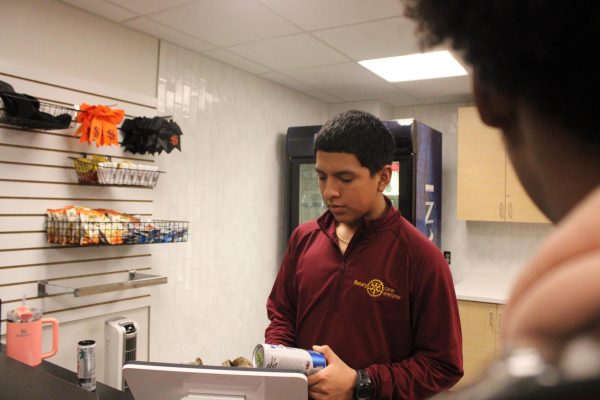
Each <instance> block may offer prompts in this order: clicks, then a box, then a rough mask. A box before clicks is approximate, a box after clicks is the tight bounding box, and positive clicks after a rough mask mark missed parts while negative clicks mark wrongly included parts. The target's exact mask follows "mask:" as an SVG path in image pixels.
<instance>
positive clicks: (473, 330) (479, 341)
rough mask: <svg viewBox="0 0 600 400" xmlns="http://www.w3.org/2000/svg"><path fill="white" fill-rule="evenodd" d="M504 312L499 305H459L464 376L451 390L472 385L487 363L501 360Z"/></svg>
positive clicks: (469, 302) (502, 306)
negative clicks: (501, 334) (501, 333)
mask: <svg viewBox="0 0 600 400" xmlns="http://www.w3.org/2000/svg"><path fill="white" fill-rule="evenodd" d="M503 308H504V305H502V304H494V303H480V302H475V301H463V300H459V301H458V310H459V313H460V323H461V327H462V340H463V366H464V370H465V375H464V376H463V378H462V379H461V380H460V381H459V382H458V383H457V384H456V385H455V386H454V388H453V389H457V388H460V387H462V386H465V385H467V384H469V383H472V382H473V381H474V380H475V379H476V378H477V377H478V376H479V375H481V374H482V373H483V372H485V371H486V368H487V366H488V365H489V364H490V362H492V361H493V360H494V359H495V358H497V357H499V356H500V353H501V346H500V326H501V319H502V310H503Z"/></svg>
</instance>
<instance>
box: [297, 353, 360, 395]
mask: <svg viewBox="0 0 600 400" xmlns="http://www.w3.org/2000/svg"><path fill="white" fill-rule="evenodd" d="M313 350H314V351H318V352H320V353H323V355H324V356H325V359H326V360H327V367H325V368H323V369H322V370H320V371H319V372H317V373H314V374H312V375H310V376H309V377H308V395H309V397H310V398H311V399H314V400H325V399H327V400H350V399H352V394H353V393H354V385H355V383H356V371H355V370H353V369H352V368H350V367H349V366H347V365H346V363H345V362H344V361H342V360H341V359H340V358H339V357H338V356H337V355H336V354H335V353H334V352H333V350H331V348H329V346H313Z"/></svg>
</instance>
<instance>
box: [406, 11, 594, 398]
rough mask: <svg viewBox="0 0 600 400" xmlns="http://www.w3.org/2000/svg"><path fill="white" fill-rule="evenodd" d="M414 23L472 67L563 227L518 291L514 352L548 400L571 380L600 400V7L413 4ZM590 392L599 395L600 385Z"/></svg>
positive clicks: (516, 161) (522, 171)
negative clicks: (524, 353)
mask: <svg viewBox="0 0 600 400" xmlns="http://www.w3.org/2000/svg"><path fill="white" fill-rule="evenodd" d="M406 15H407V16H408V17H410V18H412V19H414V20H415V21H416V22H417V24H418V32H419V35H420V38H421V40H422V44H423V45H424V46H425V47H431V46H435V45H438V44H442V43H450V45H451V46H452V47H453V48H454V50H456V51H457V52H459V53H461V55H462V56H463V57H464V59H465V60H466V61H467V62H468V63H469V64H471V65H472V67H473V74H472V81H473V94H474V98H475V103H476V105H477V108H478V109H479V114H480V116H481V119H482V120H483V122H484V123H486V124H487V125H490V126H493V127H497V128H499V129H500V130H501V131H502V134H503V135H502V136H503V141H504V144H505V146H506V149H507V152H508V154H509V157H510V160H511V161H512V164H513V165H514V167H515V170H516V172H517V175H518V177H519V179H520V181H521V183H522V184H523V186H524V187H525V189H526V191H527V193H528V194H529V195H530V197H531V198H532V199H533V201H534V202H535V203H536V204H537V205H538V207H539V208H540V209H541V210H542V212H543V213H544V214H545V215H546V216H547V217H548V218H549V219H550V220H551V221H552V222H553V223H555V224H556V227H555V229H554V231H553V232H552V233H551V234H550V235H549V237H548V238H547V239H546V240H545V241H544V242H543V243H542V245H541V246H540V248H539V249H538V250H537V252H536V254H535V255H534V256H533V258H532V259H531V260H529V262H528V263H527V264H526V265H525V267H524V269H523V271H522V273H521V274H520V276H519V278H518V279H517V281H516V283H515V285H514V286H513V289H512V293H511V296H510V299H509V303H508V305H507V308H506V309H505V313H504V318H503V322H502V344H503V349H504V352H505V354H507V355H508V354H510V353H511V352H515V351H516V349H524V348H529V349H534V350H535V353H537V355H538V357H539V359H541V360H542V363H541V364H540V363H538V366H541V369H540V368H538V370H537V372H536V373H534V372H533V369H531V371H529V375H528V376H530V377H534V376H536V374H537V378H536V379H537V381H540V379H541V377H542V376H545V378H544V379H546V382H545V385H546V387H549V388H552V387H554V391H552V390H550V391H548V393H557V391H558V390H559V389H557V388H558V387H559V386H560V384H559V382H560V381H562V382H568V381H572V382H580V383H581V384H580V385H579V388H580V392H571V394H570V395H569V397H563V398H575V397H577V396H579V395H581V396H582V398H600V397H596V395H589V393H588V394H586V393H584V392H585V390H584V389H582V388H583V386H585V385H584V383H585V382H590V380H591V379H597V378H598V377H600V361H594V359H596V360H600V350H599V349H600V345H598V343H600V339H598V338H600V336H599V335H597V332H599V328H600V125H599V123H600V107H599V106H598V101H597V100H596V99H595V97H597V94H598V92H599V89H600V87H599V86H600V85H599V76H598V74H599V72H600V63H599V59H600V58H599V57H597V55H594V54H595V52H596V51H597V50H598V49H600V3H598V2H589V1H583V0H573V1H568V2H567V1H558V0H546V1H540V0H538V1H533V0H485V1H482V0H406ZM575 354H577V356H576V357H575V356H574V355H575ZM586 354H587V355H590V354H593V355H594V356H592V357H587V356H586ZM530 361H531V359H530ZM544 366H545V367H544ZM548 367H551V368H548ZM521 370H522V369H521ZM549 370H551V371H553V372H552V374H553V375H552V374H550V373H546V374H545V373H544V372H543V371H549ZM523 373H524V372H523ZM524 374H525V375H527V373H524ZM544 374H545V375H544ZM551 376H553V378H551ZM532 382H533V381H532ZM538 383H540V382H538ZM540 386H543V385H541V384H540ZM590 386H591V387H595V388H596V389H595V390H596V393H597V394H600V379H599V380H598V381H596V384H595V385H590ZM571 396H575V397H571ZM586 396H588V397H586ZM590 396H591V397H590ZM473 398H476V397H473ZM480 398H481V397H480ZM577 398H579V397H577Z"/></svg>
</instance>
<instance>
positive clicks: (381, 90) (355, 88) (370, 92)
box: [327, 83, 415, 104]
mask: <svg viewBox="0 0 600 400" xmlns="http://www.w3.org/2000/svg"><path fill="white" fill-rule="evenodd" d="M327 92H328V93H331V94H332V95H334V96H336V97H339V98H341V99H343V100H345V101H367V100H381V101H385V102H386V103H392V102H393V103H405V104H413V103H415V98H414V97H412V96H410V95H408V94H406V93H404V92H403V91H402V90H400V89H398V88H397V87H395V86H394V85H392V84H391V83H377V84H371V85H352V86H342V87H337V88H328V89H327Z"/></svg>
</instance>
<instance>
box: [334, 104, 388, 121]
mask: <svg viewBox="0 0 600 400" xmlns="http://www.w3.org/2000/svg"><path fill="white" fill-rule="evenodd" d="M348 110H361V111H365V112H368V113H371V114H373V115H374V116H376V117H377V118H379V119H382V120H389V119H392V118H393V116H394V109H393V108H392V107H390V106H389V105H387V104H386V103H383V102H381V101H352V102H345V103H338V104H328V105H327V111H328V118H331V117H334V116H335V115H337V114H339V113H341V112H344V111H348Z"/></svg>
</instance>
